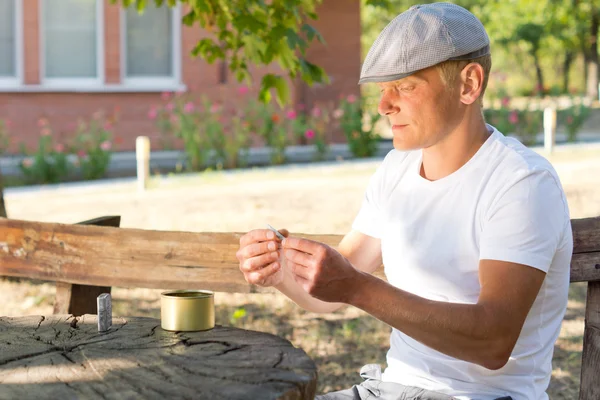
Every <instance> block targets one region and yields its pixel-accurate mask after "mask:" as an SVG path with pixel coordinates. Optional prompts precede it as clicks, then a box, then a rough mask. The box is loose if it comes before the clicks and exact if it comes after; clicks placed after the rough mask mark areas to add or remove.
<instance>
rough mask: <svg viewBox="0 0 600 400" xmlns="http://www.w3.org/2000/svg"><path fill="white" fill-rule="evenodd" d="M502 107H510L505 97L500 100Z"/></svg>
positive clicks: (507, 98) (508, 99)
mask: <svg viewBox="0 0 600 400" xmlns="http://www.w3.org/2000/svg"><path fill="white" fill-rule="evenodd" d="M501 101H502V107H508V106H509V105H510V97H508V96H505V97H503V98H502V100H501Z"/></svg>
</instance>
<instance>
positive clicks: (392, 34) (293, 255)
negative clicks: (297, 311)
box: [237, 3, 573, 400]
mask: <svg viewBox="0 0 600 400" xmlns="http://www.w3.org/2000/svg"><path fill="white" fill-rule="evenodd" d="M490 67H491V58H490V48H489V39H488V36H487V33H486V32H485V29H484V27H483V26H482V25H481V23H480V21H479V20H477V18H476V17H475V16H473V15H472V14H471V13H469V12H468V11H467V10H465V9H463V8H461V7H459V6H456V5H452V4H446V3H435V4H428V5H421V6H415V7H412V8H411V9H409V10H407V11H406V12H404V13H402V14H400V15H399V16H398V17H396V18H395V19H394V20H393V21H392V22H391V23H390V24H389V25H388V26H387V27H386V28H385V29H384V30H383V31H382V32H381V34H380V35H379V37H378V38H377V40H376V41H375V42H374V44H373V46H372V48H371V49H370V51H369V53H368V55H367V57H366V60H365V62H364V65H363V68H362V72H361V79H360V83H366V82H375V84H377V85H378V86H379V88H380V89H381V100H380V103H379V112H380V114H382V115H385V116H387V117H388V118H389V121H390V123H391V126H392V131H393V136H394V139H393V141H394V148H395V149H394V150H392V151H391V152H390V153H389V154H388V155H387V156H386V157H385V159H384V161H383V162H382V164H381V166H380V167H379V168H378V170H377V171H376V172H375V174H374V175H373V176H372V178H371V180H370V183H369V185H368V188H367V190H366V194H365V197H364V202H363V205H362V208H361V209H360V211H359V213H358V215H357V216H356V218H355V220H354V223H353V226H352V231H351V232H350V233H348V234H347V235H346V236H345V237H344V239H343V240H342V242H341V243H340V244H339V246H338V249H337V251H336V250H334V249H332V248H330V247H328V246H326V245H324V244H321V243H316V242H312V241H309V240H303V239H300V238H295V237H292V236H289V234H288V232H287V231H284V232H283V233H284V235H285V236H286V237H287V236H289V237H287V238H286V239H285V240H283V241H282V242H281V243H279V241H278V240H277V239H276V238H275V236H274V235H273V233H272V232H270V231H268V230H254V231H252V232H249V233H248V234H246V235H244V236H243V237H242V238H241V241H240V250H239V251H238V253H237V256H238V258H239V260H240V269H241V271H242V272H243V273H244V275H245V277H246V280H247V281H248V282H249V283H252V284H256V285H262V286H275V287H276V288H277V289H278V290H280V291H281V292H282V293H284V294H286V295H287V296H288V297H289V298H290V299H292V300H293V301H294V302H296V303H297V304H298V305H300V306H301V307H303V308H305V309H307V310H311V311H316V312H332V311H334V310H337V309H338V308H340V307H341V306H342V305H345V304H349V305H353V306H355V307H358V308H360V309H362V310H364V311H366V312H368V313H369V314H371V315H373V316H374V317H376V318H378V319H380V320H381V321H383V322H385V323H387V324H388V325H390V326H391V327H392V328H393V329H392V333H391V336H390V350H389V352H388V354H387V369H386V370H385V372H384V373H383V374H381V373H380V370H379V366H377V365H367V366H365V367H363V369H362V370H361V376H362V377H363V378H364V379H365V381H364V382H363V383H362V384H360V385H356V386H354V387H353V388H351V389H348V390H345V391H341V392H334V393H330V394H327V395H324V396H322V397H320V398H321V399H366V398H369V399H372V398H380V399H385V400H389V399H485V400H487V399H499V398H504V399H510V398H512V399H514V400H538V399H547V398H548V396H547V395H546V393H545V391H546V389H547V387H548V383H549V380H550V375H551V360H552V352H553V344H554V342H555V340H556V338H557V336H558V334H559V330H560V325H561V321H562V318H563V316H564V313H565V310H566V304H567V294H568V285H569V270H570V269H569V265H570V259H571V252H572V245H573V243H572V242H573V239H572V236H571V226H570V218H569V211H568V207H567V202H566V198H565V195H564V192H563V190H562V187H561V184H560V182H559V179H558V176H557V174H556V172H555V171H554V169H553V168H552V167H551V165H550V164H549V163H548V162H547V161H546V160H545V159H543V158H542V157H541V156H539V155H537V154H536V153H534V152H533V151H531V150H529V149H527V148H526V147H524V146H523V145H521V144H520V143H519V142H518V141H517V140H515V139H509V138H506V137H504V136H503V135H502V134H501V133H500V132H498V131H497V130H496V129H495V128H493V127H492V126H490V125H486V123H485V121H484V119H483V117H482V111H481V107H482V101H481V100H482V98H483V94H484V91H485V87H486V84H487V80H488V75H489V71H490ZM280 257H282V258H280ZM280 261H285V262H284V264H285V265H284V267H282V266H281V265H280V264H281V263H280ZM382 263H383V264H384V266H385V273H386V276H387V281H388V282H385V281H383V280H380V279H378V278H376V277H374V276H373V275H371V274H370V273H371V272H373V271H374V270H375V269H376V268H378V267H379V266H380V265H381V264H382Z"/></svg>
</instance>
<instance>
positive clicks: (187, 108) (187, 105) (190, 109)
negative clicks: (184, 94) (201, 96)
mask: <svg viewBox="0 0 600 400" xmlns="http://www.w3.org/2000/svg"><path fill="white" fill-rule="evenodd" d="M193 111H194V103H192V102H191V101H190V102H189V103H185V106H183V112H185V113H186V114H189V113H191V112H193Z"/></svg>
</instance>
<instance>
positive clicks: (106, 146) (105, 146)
mask: <svg viewBox="0 0 600 400" xmlns="http://www.w3.org/2000/svg"><path fill="white" fill-rule="evenodd" d="M100 148H101V149H102V150H104V151H109V150H110V149H111V148H112V143H111V142H110V141H108V140H105V141H104V142H102V143H100Z"/></svg>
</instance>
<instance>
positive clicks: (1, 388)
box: [0, 315, 317, 400]
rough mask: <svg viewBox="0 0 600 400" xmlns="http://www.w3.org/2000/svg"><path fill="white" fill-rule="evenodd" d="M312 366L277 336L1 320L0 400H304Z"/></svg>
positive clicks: (118, 321)
mask: <svg viewBox="0 0 600 400" xmlns="http://www.w3.org/2000/svg"><path fill="white" fill-rule="evenodd" d="M316 384H317V371H316V366H315V364H314V363H313V361H312V360H311V359H310V358H309V357H308V356H307V355H306V353H305V352H304V351H302V350H301V349H297V348H295V347H293V346H292V345H291V343H290V342H288V341H287V340H285V339H282V338H280V337H277V336H274V335H270V334H266V333H261V332H255V331H247V330H243V329H236V328H231V327H222V326H216V327H215V328H214V329H212V330H209V331H204V332H167V331H164V330H162V328H161V327H160V320H157V319H152V318H140V317H135V318H113V326H112V327H111V328H110V330H109V331H107V332H103V333H99V332H98V328H97V317H96V316H95V315H84V316H82V317H73V316H72V315H52V316H46V317H44V316H28V317H14V318H11V317H1V318H0V399H29V398H55V399H75V398H85V399H105V398H106V399H108V398H110V399H137V398H143V399H155V398H160V399H211V400H212V399H244V400H246V399H252V400H255V399H286V400H288V399H289V400H292V399H311V400H312V399H313V398H314V396H315V390H316Z"/></svg>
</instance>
